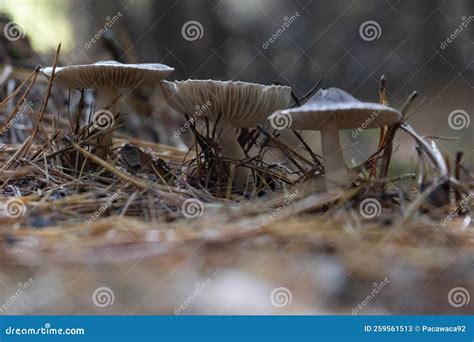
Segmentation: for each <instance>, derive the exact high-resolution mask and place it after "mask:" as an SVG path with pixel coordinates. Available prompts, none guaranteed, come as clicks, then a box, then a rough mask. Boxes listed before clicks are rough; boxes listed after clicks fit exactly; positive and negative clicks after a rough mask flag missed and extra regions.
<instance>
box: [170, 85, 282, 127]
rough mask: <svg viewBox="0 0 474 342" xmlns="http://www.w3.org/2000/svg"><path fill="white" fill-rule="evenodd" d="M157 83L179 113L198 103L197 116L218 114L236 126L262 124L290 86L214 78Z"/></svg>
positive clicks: (189, 112) (216, 115)
mask: <svg viewBox="0 0 474 342" xmlns="http://www.w3.org/2000/svg"><path fill="white" fill-rule="evenodd" d="M161 83H162V89H163V93H164V94H165V97H166V98H167V99H168V101H169V103H170V105H171V106H172V107H173V108H174V109H176V110H177V111H179V112H181V113H182V114H188V115H192V114H193V113H194V112H195V111H196V106H202V107H204V108H203V109H202V113H201V114H200V116H203V117H208V118H209V119H211V121H212V119H217V118H218V117H221V119H222V120H225V121H227V122H229V123H230V124H231V125H232V126H234V127H240V128H244V127H254V126H256V125H257V124H266V123H267V121H266V120H267V117H268V116H269V115H270V114H271V113H273V112H274V111H275V110H278V109H281V108H287V107H288V106H289V105H290V103H291V88H289V87H285V86H278V85H272V86H267V85H261V84H255V83H246V82H233V81H215V80H187V81H176V82H167V81H163V82H161ZM206 103H210V105H209V106H204V105H205V104H206Z"/></svg>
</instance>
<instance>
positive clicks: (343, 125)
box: [269, 88, 401, 130]
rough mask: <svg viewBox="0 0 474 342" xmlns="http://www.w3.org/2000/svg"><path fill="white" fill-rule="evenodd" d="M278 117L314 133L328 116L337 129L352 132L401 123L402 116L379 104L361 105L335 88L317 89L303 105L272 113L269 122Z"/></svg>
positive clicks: (291, 126)
mask: <svg viewBox="0 0 474 342" xmlns="http://www.w3.org/2000/svg"><path fill="white" fill-rule="evenodd" d="M278 116H289V117H290V118H291V119H290V120H289V122H291V125H290V127H289V128H292V129H302V130H317V129H320V128H322V127H323V126H324V122H326V121H327V120H328V118H329V117H331V119H333V120H335V122H336V125H337V127H338V128H339V129H353V128H357V127H360V126H361V125H364V127H365V128H377V127H382V126H388V125H393V124H395V123H397V122H400V119H401V114H400V112H399V111H397V110H396V109H393V108H391V107H388V106H384V105H381V104H378V103H370V102H362V101H359V100H358V99H356V98H355V97H353V96H352V95H351V94H349V93H347V92H345V91H344V90H341V89H338V88H329V89H326V90H324V89H321V90H319V91H318V92H317V93H316V94H315V95H314V96H313V97H312V98H311V99H309V100H308V102H306V103H305V104H304V105H302V106H300V107H296V108H292V109H285V110H280V111H277V112H275V113H274V114H272V115H271V116H270V117H269V120H272V119H275V120H276V119H277V117H278Z"/></svg>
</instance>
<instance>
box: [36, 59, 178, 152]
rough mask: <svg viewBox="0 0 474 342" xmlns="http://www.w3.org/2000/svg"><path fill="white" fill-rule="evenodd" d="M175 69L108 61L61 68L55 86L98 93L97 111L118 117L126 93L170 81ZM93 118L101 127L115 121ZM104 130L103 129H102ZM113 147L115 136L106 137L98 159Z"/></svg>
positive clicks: (47, 70) (45, 71)
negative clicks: (109, 147) (122, 98)
mask: <svg viewBox="0 0 474 342" xmlns="http://www.w3.org/2000/svg"><path fill="white" fill-rule="evenodd" d="M173 70H174V69H173V68H171V67H169V66H167V65H164V64H151V63H141V64H122V63H119V62H116V61H104V62H97V63H94V64H85V65H72V66H67V67H57V68H56V72H55V75H54V82H55V84H57V85H59V86H61V87H63V88H66V89H75V88H76V89H95V90H96V93H97V97H96V103H95V110H96V114H100V112H99V111H100V110H107V111H109V112H110V113H112V115H114V116H115V115H116V114H117V108H118V99H119V98H120V97H121V95H123V93H122V90H123V89H131V90H134V89H137V88H140V87H143V86H146V85H151V84H154V83H155V82H158V81H160V80H162V79H164V78H165V77H167V76H168V75H169V74H170V73H171V72H172V71H173ZM41 72H42V73H43V74H44V75H46V76H47V77H48V78H49V77H51V74H52V72H53V68H52V67H47V68H42V69H41ZM105 115H106V114H104V115H103V117H102V118H101V117H100V115H97V117H95V118H93V119H94V120H96V121H97V122H98V124H99V125H101V124H103V123H104V122H105V123H106V124H109V125H108V127H105V128H110V127H112V126H113V124H114V117H111V118H110V117H105ZM102 127H103V126H102ZM111 143H112V133H109V134H105V135H104V136H103V137H102V138H101V139H100V140H99V141H98V148H99V149H98V155H99V156H100V157H104V156H106V153H105V152H106V149H107V147H108V146H110V144H111Z"/></svg>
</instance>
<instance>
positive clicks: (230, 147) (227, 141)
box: [216, 119, 252, 187]
mask: <svg viewBox="0 0 474 342" xmlns="http://www.w3.org/2000/svg"><path fill="white" fill-rule="evenodd" d="M216 135H217V138H216V139H217V142H218V143H219V146H220V147H221V149H222V156H223V157H224V158H227V159H232V160H237V161H239V160H242V159H245V158H246V156H245V153H244V151H243V149H242V147H241V146H240V144H239V140H238V135H237V133H236V129H235V127H234V126H233V125H232V124H231V123H230V122H226V121H224V120H222V119H221V120H220V121H219V123H218V125H217V127H216ZM251 174H252V172H251V171H250V170H249V169H248V168H245V167H237V168H236V169H235V174H234V183H235V184H236V185H239V186H243V187H245V186H246V184H247V180H248V177H249V176H251Z"/></svg>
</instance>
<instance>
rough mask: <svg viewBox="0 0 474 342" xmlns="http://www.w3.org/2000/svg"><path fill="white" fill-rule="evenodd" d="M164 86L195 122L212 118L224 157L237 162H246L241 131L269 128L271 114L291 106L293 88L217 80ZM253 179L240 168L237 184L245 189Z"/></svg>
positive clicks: (175, 104)
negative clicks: (267, 125) (268, 118)
mask: <svg viewBox="0 0 474 342" xmlns="http://www.w3.org/2000/svg"><path fill="white" fill-rule="evenodd" d="M161 85H162V89H163V94H164V95H165V98H167V100H168V101H169V104H170V105H171V107H173V108H174V109H175V110H177V111H178V112H180V113H182V114H186V115H189V116H193V117H194V118H195V119H204V118H208V119H209V121H210V122H211V123H212V124H213V125H216V127H214V128H213V130H214V131H215V132H216V135H217V137H216V138H217V141H218V143H219V145H220V147H221V148H222V151H223V157H225V158H229V159H233V160H242V159H244V158H245V154H244V152H243V150H242V147H241V146H240V144H239V142H238V140H237V132H236V129H237V128H250V127H255V126H256V125H257V124H262V125H265V124H267V117H268V116H269V115H270V114H271V113H273V112H274V111H275V110H278V109H282V108H287V107H289V105H290V103H291V88H289V87H284V86H277V85H272V86H267V85H261V84H255V83H246V82H233V81H215V80H187V81H176V82H167V81H163V82H161ZM197 109H198V110H197ZM249 175H250V170H248V169H246V168H242V167H238V168H236V170H235V182H236V183H237V184H240V185H245V184H246V182H247V178H248V176H249Z"/></svg>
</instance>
